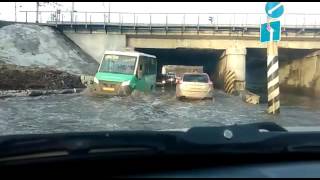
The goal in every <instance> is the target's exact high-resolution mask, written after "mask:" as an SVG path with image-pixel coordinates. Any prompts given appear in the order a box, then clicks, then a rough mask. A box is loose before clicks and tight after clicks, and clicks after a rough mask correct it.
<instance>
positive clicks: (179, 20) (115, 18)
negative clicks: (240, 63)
mask: <svg viewBox="0 0 320 180" xmlns="http://www.w3.org/2000/svg"><path fill="white" fill-rule="evenodd" d="M20 13H24V14H25V22H26V23H34V22H35V19H34V15H35V14H36V11H20ZM70 13H71V12H70V11H59V13H58V12H57V11H40V13H39V15H40V22H39V23H55V24H60V23H70V24H78V23H85V24H86V25H87V24H88V19H87V16H88V15H89V17H92V18H91V20H90V22H91V23H101V24H110V23H114V24H122V25H123V24H135V25H137V26H138V25H142V24H144V25H146V24H147V25H151V26H152V25H181V26H187V25H195V26H201V25H210V26H212V25H215V26H240V27H249V26H254V27H259V26H260V24H261V23H264V22H266V19H267V17H266V15H265V13H139V12H135V13H132V12H78V11H77V12H73V15H74V16H77V19H72V17H74V16H70ZM53 14H54V15H55V16H54V17H55V20H54V21H52V15H53ZM105 14H108V21H106V17H105ZM61 17H62V18H61ZM209 17H212V18H211V19H210V20H209ZM138 18H139V22H138V21H137V19H138ZM318 19H320V14H314V13H313V14H312V13H311V14H305V13H291V14H285V15H284V16H283V17H282V18H281V20H282V21H281V23H282V26H284V27H301V28H304V27H320V22H319V21H318ZM169 20H170V21H169ZM307 20H308V21H307Z"/></svg>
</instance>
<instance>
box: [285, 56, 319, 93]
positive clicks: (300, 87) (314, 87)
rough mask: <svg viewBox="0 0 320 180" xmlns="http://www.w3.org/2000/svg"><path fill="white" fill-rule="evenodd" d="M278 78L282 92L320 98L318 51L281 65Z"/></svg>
mask: <svg viewBox="0 0 320 180" xmlns="http://www.w3.org/2000/svg"><path fill="white" fill-rule="evenodd" d="M279 76H280V90H281V91H282V92H292V93H298V94H304V95H308V96H317V97H320V51H317V52H316V53H314V54H312V55H309V56H307V57H305V58H302V59H296V60H292V61H290V62H288V63H287V64H283V65H281V66H280V70H279Z"/></svg>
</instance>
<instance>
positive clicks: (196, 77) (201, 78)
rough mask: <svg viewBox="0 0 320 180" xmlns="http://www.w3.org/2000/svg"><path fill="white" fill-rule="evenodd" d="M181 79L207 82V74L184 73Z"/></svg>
mask: <svg viewBox="0 0 320 180" xmlns="http://www.w3.org/2000/svg"><path fill="white" fill-rule="evenodd" d="M183 81H185V82H203V83H207V82H208V81H209V79H208V76H207V75H204V74H185V75H184V76H183Z"/></svg>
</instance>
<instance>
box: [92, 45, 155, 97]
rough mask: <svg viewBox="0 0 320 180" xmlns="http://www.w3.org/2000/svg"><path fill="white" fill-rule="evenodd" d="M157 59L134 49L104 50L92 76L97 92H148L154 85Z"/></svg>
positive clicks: (108, 93) (127, 93) (114, 93)
mask: <svg viewBox="0 0 320 180" xmlns="http://www.w3.org/2000/svg"><path fill="white" fill-rule="evenodd" d="M156 75H157V60H156V57H155V56H153V55H149V54H145V53H140V52H136V51H105V53H104V56H103V58H102V60H101V63H100V66H99V69H98V72H97V73H96V75H95V77H94V86H93V91H94V92H95V93H97V94H107V95H130V94H131V93H132V92H133V91H141V92H150V91H152V90H154V89H155V87H156Z"/></svg>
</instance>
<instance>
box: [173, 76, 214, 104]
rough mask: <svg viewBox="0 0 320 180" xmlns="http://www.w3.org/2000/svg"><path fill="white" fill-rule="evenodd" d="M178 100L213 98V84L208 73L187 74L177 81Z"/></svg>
mask: <svg viewBox="0 0 320 180" xmlns="http://www.w3.org/2000/svg"><path fill="white" fill-rule="evenodd" d="M176 97H177V98H179V99H180V98H196V99H205V98H210V99H212V98H213V83H212V82H211V80H210V78H209V76H208V74H206V73H185V74H183V76H182V77H181V78H180V79H178V80H177V86H176Z"/></svg>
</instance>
